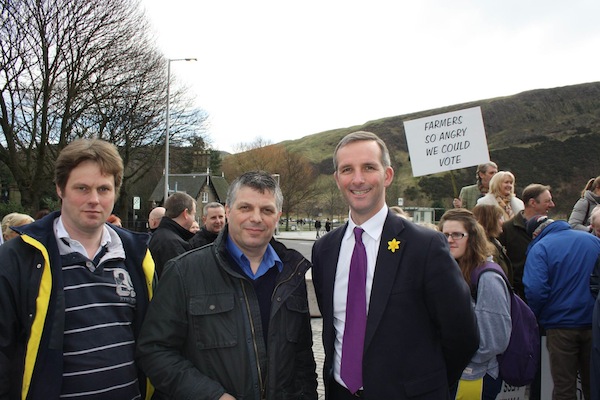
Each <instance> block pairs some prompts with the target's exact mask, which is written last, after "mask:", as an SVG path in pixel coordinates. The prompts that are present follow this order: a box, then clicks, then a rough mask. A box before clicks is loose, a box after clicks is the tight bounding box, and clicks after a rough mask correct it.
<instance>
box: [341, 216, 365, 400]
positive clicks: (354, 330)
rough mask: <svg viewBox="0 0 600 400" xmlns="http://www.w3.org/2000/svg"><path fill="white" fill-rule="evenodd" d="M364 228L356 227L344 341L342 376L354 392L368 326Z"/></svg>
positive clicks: (360, 369) (356, 386) (360, 385)
mask: <svg viewBox="0 0 600 400" xmlns="http://www.w3.org/2000/svg"><path fill="white" fill-rule="evenodd" d="M363 232H364V231H363V230H362V229H361V228H359V227H356V228H354V238H355V244H354V251H353V252H352V260H351V261H350V274H349V276H348V297H347V298H346V326H345V327H344V341H343V344H342V366H341V370H340V376H341V377H342V380H343V381H344V383H345V384H346V387H347V388H348V390H349V391H350V392H351V393H356V392H357V391H358V390H359V389H360V388H361V387H362V360H363V348H364V344H365V329H366V326H367V294H366V283H367V252H366V250H365V245H364V244H363V242H362V233H363Z"/></svg>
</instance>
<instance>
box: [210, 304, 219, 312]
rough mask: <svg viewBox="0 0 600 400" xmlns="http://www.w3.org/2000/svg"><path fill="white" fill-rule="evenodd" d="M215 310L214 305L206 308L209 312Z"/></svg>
mask: <svg viewBox="0 0 600 400" xmlns="http://www.w3.org/2000/svg"><path fill="white" fill-rule="evenodd" d="M215 308H217V307H215V305H214V304H211V305H210V306H208V309H209V310H211V311H212V310H214V309H215Z"/></svg>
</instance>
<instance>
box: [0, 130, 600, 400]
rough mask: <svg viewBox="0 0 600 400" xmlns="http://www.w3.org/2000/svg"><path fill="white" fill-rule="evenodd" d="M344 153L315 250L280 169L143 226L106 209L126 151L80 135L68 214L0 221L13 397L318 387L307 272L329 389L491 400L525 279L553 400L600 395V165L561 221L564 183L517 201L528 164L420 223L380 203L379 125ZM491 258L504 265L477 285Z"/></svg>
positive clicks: (63, 174) (386, 173) (333, 397)
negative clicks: (303, 246)
mask: <svg viewBox="0 0 600 400" xmlns="http://www.w3.org/2000/svg"><path fill="white" fill-rule="evenodd" d="M333 164H334V165H333V166H334V171H335V172H334V175H333V177H334V179H335V181H336V183H337V187H338V188H339V190H340V193H341V195H342V197H343V198H344V200H345V202H346V203H347V204H348V207H349V214H348V220H347V222H346V223H345V224H343V225H342V226H340V227H338V228H335V229H334V228H333V227H332V224H331V221H330V220H329V219H327V220H326V221H323V223H322V221H321V220H317V221H315V224H314V227H315V229H316V235H317V236H316V239H317V240H316V242H315V244H314V246H313V249H312V260H311V262H309V261H308V260H307V259H305V258H304V257H303V256H302V255H301V254H300V253H299V252H298V251H296V250H293V249H288V248H286V247H285V246H284V245H283V244H282V243H280V242H278V241H277V240H275V238H274V234H275V232H276V228H277V226H278V223H279V219H280V216H281V213H282V204H283V201H284V199H283V195H282V193H281V189H280V187H279V185H278V183H277V182H276V181H275V179H274V178H273V177H272V176H271V175H270V174H268V173H266V172H262V171H249V172H246V173H244V174H242V175H241V176H240V177H238V178H237V179H236V180H235V181H234V182H233V183H232V184H231V185H230V187H229V190H228V193H227V199H226V201H225V204H224V205H223V204H220V203H217V202H210V203H207V204H205V205H204V207H203V208H202V210H198V211H201V218H200V221H199V220H198V218H197V217H196V213H197V209H196V207H197V202H196V200H195V199H194V198H192V197H191V196H189V195H187V194H185V193H181V192H180V193H174V194H172V195H171V196H169V197H168V198H167V199H166V201H165V203H164V204H163V207H155V208H153V209H152V211H151V212H150V214H149V216H148V229H149V231H148V233H137V232H132V231H129V230H127V229H124V228H123V227H122V223H121V220H120V218H119V217H118V216H117V215H114V214H112V211H113V207H114V203H115V199H116V198H117V196H118V193H119V189H120V186H121V183H122V180H123V163H122V160H121V157H120V156H119V154H118V151H117V149H116V147H115V146H114V145H112V144H110V143H108V142H105V141H102V140H96V139H95V140H89V139H79V140H76V141H74V142H72V143H70V144H69V145H67V146H66V147H65V148H64V149H63V150H62V151H61V152H60V154H59V156H58V159H57V161H56V166H55V182H56V192H57V195H58V197H59V198H60V200H61V206H60V210H59V211H55V212H51V213H50V212H45V213H44V214H45V215H40V218H39V219H38V218H36V219H35V220H34V218H32V217H30V216H28V215H25V214H19V213H11V214H8V215H6V216H5V217H4V218H3V220H2V240H3V242H4V243H3V244H2V245H1V246H0V260H2V262H1V263H0V315H2V318H0V376H2V379H0V398H9V399H16V398H23V399H48V398H51V399H54V398H71V399H183V398H196V399H219V400H232V399H256V400H262V399H269V400H270V399H313V400H316V399H317V376H318V374H317V373H318V370H317V363H316V361H315V357H314V354H313V349H312V347H313V342H312V333H311V324H310V318H311V317H310V313H309V309H308V295H307V292H308V291H307V283H306V280H305V274H306V272H307V271H308V269H309V268H311V267H312V282H313V284H314V289H315V294H316V298H317V302H318V305H319V309H320V312H321V315H322V318H323V336H322V341H323V348H324V351H325V360H324V363H323V365H322V366H320V367H322V370H321V371H322V374H321V379H322V382H323V384H324V386H325V396H326V399H328V400H350V399H356V398H363V399H413V398H419V399H432V400H433V399H435V400H438V399H495V398H496V396H497V395H498V393H499V392H500V391H501V388H502V383H503V379H502V374H501V373H500V368H499V358H498V356H499V355H502V353H503V352H504V351H505V350H506V349H507V346H508V345H509V342H510V339H511V333H512V331H511V330H512V322H513V321H512V320H511V318H512V317H511V295H512V291H513V290H514V293H516V295H518V296H520V297H522V298H523V299H524V300H525V301H526V302H527V303H528V305H529V307H530V308H531V310H532V311H533V312H534V313H535V315H536V317H537V320H538V323H539V325H540V328H541V331H542V332H543V334H544V335H545V337H546V343H547V351H548V354H549V360H550V370H551V377H552V380H553V384H554V388H553V395H552V398H553V399H573V398H575V391H576V390H577V389H576V385H577V377H578V376H579V377H580V378H581V387H582V391H583V394H584V397H585V399H586V400H587V399H598V400H600V350H598V349H600V343H599V342H598V341H600V325H598V326H596V325H594V324H598V321H600V298H599V299H597V298H596V297H594V296H595V295H597V292H598V290H597V282H596V286H594V284H592V285H590V277H591V276H592V275H595V276H600V206H599V205H598V204H599V201H600V177H597V178H594V179H590V180H589V182H587V183H586V185H585V188H584V190H583V192H582V194H581V199H579V200H578V201H577V202H576V204H575V205H574V207H573V212H572V213H571V215H570V218H569V220H568V222H567V221H560V220H556V221H554V220H552V219H551V218H550V217H549V215H548V214H549V213H550V212H551V210H552V208H553V207H554V202H553V199H552V194H551V187H550V186H548V185H543V184H540V183H531V184H528V185H527V186H525V188H524V189H523V191H522V193H521V194H520V198H519V197H518V196H517V195H516V194H515V186H516V180H515V176H514V174H513V173H511V172H510V171H503V170H499V168H498V165H497V164H496V163H494V162H488V163H485V164H482V165H479V166H478V168H477V171H476V183H475V184H474V185H470V186H466V187H464V188H462V190H461V191H460V194H459V196H458V197H457V198H456V199H454V201H453V206H454V208H453V209H450V210H448V211H446V212H445V213H444V215H443V216H442V217H441V220H440V222H439V224H438V225H437V226H421V225H420V224H417V223H413V222H412V221H411V219H410V217H409V216H408V215H407V214H406V213H405V212H404V211H403V210H402V209H401V208H400V207H397V206H392V207H388V206H387V205H386V202H385V198H386V190H387V188H388V187H389V186H390V184H391V183H392V181H393V179H394V170H393V168H392V166H391V162H390V155H389V151H388V148H387V146H386V144H385V143H384V142H383V141H382V140H381V139H380V138H379V137H378V136H377V135H375V134H373V133H370V132H364V131H359V132H354V133H351V134H348V135H346V136H345V137H343V138H342V139H341V141H340V142H339V143H338V144H337V146H336V148H335V149H334V151H333ZM36 217H37V216H36ZM322 228H324V231H325V232H322ZM324 233H327V234H324ZM487 265H494V266H496V265H497V270H498V271H500V272H499V273H492V272H490V271H487V270H485V271H484V272H482V273H481V275H480V276H478V280H477V283H476V284H474V283H473V276H474V274H476V273H477V272H476V271H480V270H481V268H482V267H483V266H487ZM594 290H595V291H594ZM540 370H541V369H540ZM540 374H541V372H540V373H538V377H537V379H535V380H534V381H533V382H532V384H531V387H530V392H529V393H530V394H529V398H530V399H531V400H534V399H540V394H541V390H540V384H541V383H540V382H541V379H540Z"/></svg>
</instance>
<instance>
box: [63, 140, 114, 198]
mask: <svg viewBox="0 0 600 400" xmlns="http://www.w3.org/2000/svg"><path fill="white" fill-rule="evenodd" d="M84 161H93V162H95V163H97V164H98V166H99V167H100V171H101V172H102V173H103V174H105V175H113V176H114V178H115V196H118V195H119V191H120V190H121V184H122V183H123V159H122V158H121V156H120V155H119V151H118V150H117V147H116V146H115V145H114V144H112V143H109V142H107V141H104V140H101V139H76V140H74V141H72V142H71V143H69V144H68V145H67V146H66V147H65V148H64V149H62V150H61V152H60V154H59V155H58V158H57V159H56V164H55V166H54V183H55V184H56V185H57V186H58V188H59V189H60V190H61V191H63V192H64V190H65V186H66V185H67V181H68V180H69V176H70V175H71V171H72V170H73V169H75V168H76V167H77V166H78V165H79V164H81V163H82V162H84Z"/></svg>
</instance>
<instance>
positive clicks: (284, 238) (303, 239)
mask: <svg viewBox="0 0 600 400" xmlns="http://www.w3.org/2000/svg"><path fill="white" fill-rule="evenodd" d="M315 236H316V233H315V231H307V232H304V231H300V232H298V231H292V232H280V234H279V235H276V236H275V238H276V239H277V240H279V241H280V242H282V243H283V244H285V245H286V246H287V247H289V248H292V249H295V250H298V251H299V252H300V253H302V255H303V256H304V257H306V259H308V260H310V259H311V251H312V246H313V243H314V242H315V239H316V237H315ZM306 279H307V284H308V290H309V302H310V306H311V314H312V315H315V314H316V315H318V309H317V306H316V300H315V299H314V291H313V290H312V281H311V275H310V271H309V272H308V274H307V276H306ZM315 309H317V310H315ZM311 325H312V333H313V352H314V354H315V361H316V362H317V375H318V376H319V377H318V382H319V387H318V389H317V391H318V393H319V400H324V399H325V388H324V386H323V380H322V375H323V362H325V352H324V351H323V342H322V340H321V335H322V333H323V320H322V319H321V318H320V317H316V318H312V319H311Z"/></svg>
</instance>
